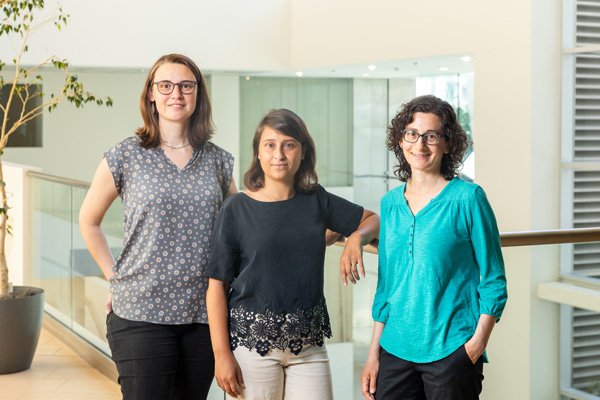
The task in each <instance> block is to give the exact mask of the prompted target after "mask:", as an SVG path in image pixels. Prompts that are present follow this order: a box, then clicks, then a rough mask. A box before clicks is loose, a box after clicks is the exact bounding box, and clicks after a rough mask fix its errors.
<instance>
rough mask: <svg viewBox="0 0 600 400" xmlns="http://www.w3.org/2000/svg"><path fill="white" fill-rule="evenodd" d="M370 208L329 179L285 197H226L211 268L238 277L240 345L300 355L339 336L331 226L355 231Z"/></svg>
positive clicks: (233, 313)
mask: <svg viewBox="0 0 600 400" xmlns="http://www.w3.org/2000/svg"><path fill="white" fill-rule="evenodd" d="M362 214H363V209H362V207H360V206H358V205H356V204H353V203H351V202H349V201H347V200H344V199H342V198H341V197H338V196H335V195H333V194H330V193H328V192H327V191H326V190H325V189H324V188H323V187H321V186H318V187H317V189H316V190H314V191H313V192H311V193H298V194H296V196H295V197H293V198H291V199H289V200H285V201H278V202H261V201H257V200H254V199H252V198H251V197H248V196H247V195H245V194H243V193H239V194H235V195H233V196H231V197H230V198H228V199H227V200H226V201H225V202H224V203H223V207H222V208H221V212H220V213H219V216H218V218H217V223H216V226H215V231H214V232H215V233H214V238H213V247H212V250H211V257H210V258H211V260H210V263H209V265H208V268H207V270H206V273H205V275H206V276H208V277H210V278H214V279H219V280H222V281H228V282H231V294H230V297H229V331H230V337H231V347H232V349H235V348H237V347H238V346H243V347H246V348H248V349H250V350H255V351H256V352H258V353H259V354H260V355H263V356H264V355H266V354H267V353H268V352H269V351H270V350H271V349H279V350H286V349H289V350H290V351H291V352H292V353H293V354H298V353H299V352H300V351H301V350H302V348H303V347H304V346H306V345H316V346H322V345H323V340H324V338H325V337H331V326H330V323H329V315H328V313H327V306H326V303H325V297H324V294H323V283H324V271H323V265H324V262H325V231H326V230H327V229H331V230H333V231H335V232H339V233H341V234H343V235H344V236H350V235H351V234H352V232H354V231H355V230H356V228H358V225H359V223H360V220H361V217H362Z"/></svg>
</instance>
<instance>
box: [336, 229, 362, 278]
mask: <svg viewBox="0 0 600 400" xmlns="http://www.w3.org/2000/svg"><path fill="white" fill-rule="evenodd" d="M340 275H341V276H342V283H343V284H344V286H348V280H347V279H350V282H352V283H354V284H356V281H359V280H360V278H361V276H362V277H363V278H364V277H365V267H364V265H363V259H362V235H361V234H360V233H358V232H354V233H353V234H352V235H350V237H349V238H348V239H347V240H346V244H345V246H344V252H343V253H342V257H341V258H340Z"/></svg>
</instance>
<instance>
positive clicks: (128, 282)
mask: <svg viewBox="0 0 600 400" xmlns="http://www.w3.org/2000/svg"><path fill="white" fill-rule="evenodd" d="M104 157H105V158H106V161H107V162H108V166H109V168H110V171H111V173H112V175H113V178H114V181H115V186H116V188H117V192H118V193H119V196H120V197H121V200H122V204H123V231H124V240H123V249H122V251H121V253H120V254H119V256H118V258H117V260H116V263H115V266H114V268H113V269H114V273H115V275H114V276H113V277H111V279H110V290H111V292H112V294H113V311H114V312H115V314H117V315H118V316H119V317H121V318H125V319H128V320H133V321H145V322H153V323H159V324H169V325H172V324H189V323H205V324H206V323H208V318H207V315H206V289H207V286H208V278H206V277H205V276H204V271H205V270H206V266H207V264H208V261H209V259H210V251H209V250H210V244H211V239H212V236H213V226H214V223H215V220H216V216H217V213H218V211H219V209H220V208H221V204H222V202H223V197H224V196H225V194H226V193H227V191H228V189H229V185H230V182H231V176H232V173H233V157H232V155H231V154H230V153H228V152H226V151H225V150H223V149H221V148H220V147H218V146H216V145H214V144H213V143H210V142H206V143H205V145H204V146H203V147H202V148H201V149H195V150H194V153H193V156H192V158H191V159H190V161H189V163H188V164H187V165H186V166H185V167H184V168H183V169H181V170H180V169H178V168H177V166H176V165H175V164H174V163H173V162H171V160H169V159H168V158H167V157H166V156H165V154H164V152H163V151H162V149H161V148H152V149H144V148H142V147H141V146H140V145H139V138H138V137H131V138H128V139H126V140H124V141H122V142H121V143H119V144H117V145H116V146H114V147H113V148H111V149H110V150H109V151H107V152H106V153H105V154H104Z"/></svg>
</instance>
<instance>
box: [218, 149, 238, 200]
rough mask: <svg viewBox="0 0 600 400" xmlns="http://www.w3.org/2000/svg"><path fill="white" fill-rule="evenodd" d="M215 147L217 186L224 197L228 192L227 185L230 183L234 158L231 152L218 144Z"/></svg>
mask: <svg viewBox="0 0 600 400" xmlns="http://www.w3.org/2000/svg"><path fill="white" fill-rule="evenodd" d="M215 147H216V148H217V157H216V158H217V168H218V171H217V176H218V179H219V186H220V187H221V191H222V192H223V197H225V196H226V195H227V193H228V192H229V186H230V185H231V177H232V176H233V163H234V158H233V156H232V155H231V153H229V152H227V151H225V150H223V149H222V148H220V147H219V146H215Z"/></svg>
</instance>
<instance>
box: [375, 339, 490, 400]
mask: <svg viewBox="0 0 600 400" xmlns="http://www.w3.org/2000/svg"><path fill="white" fill-rule="evenodd" d="M482 381H483V357H479V360H477V362H476V363H475V364H473V363H472V362H471V359H470V358H469V356H468V355H467V352H466V350H465V347H464V346H461V347H459V348H458V350H456V351H455V352H454V353H452V354H450V355H449V356H448V357H446V358H443V359H441V360H439V361H434V362H430V363H413V362H410V361H406V360H403V359H401V358H398V357H396V356H394V355H392V354H390V353H388V352H387V351H385V350H384V349H381V356H380V359H379V375H378V376H377V387H376V389H377V391H376V392H375V399H377V400H400V399H402V400H477V399H479V394H480V393H481V387H482V386H481V384H482Z"/></svg>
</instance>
